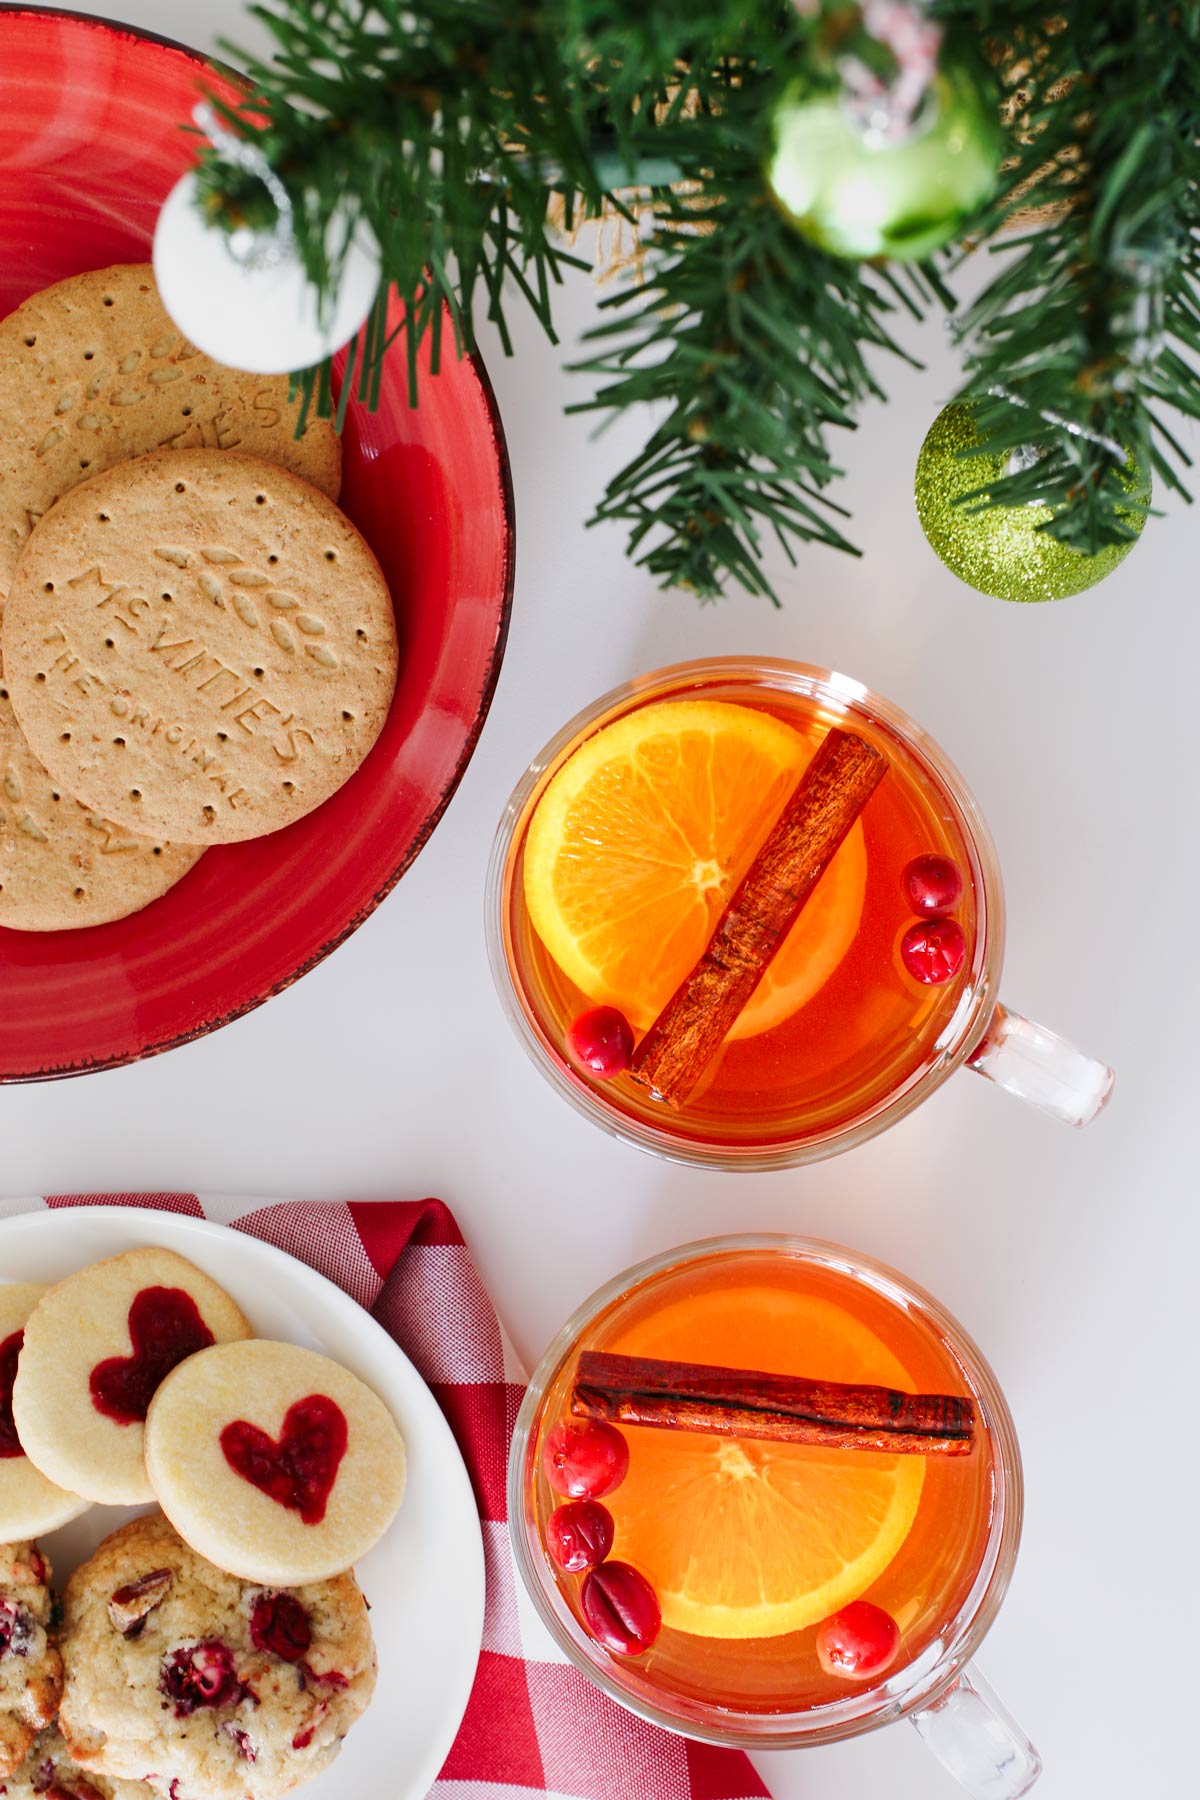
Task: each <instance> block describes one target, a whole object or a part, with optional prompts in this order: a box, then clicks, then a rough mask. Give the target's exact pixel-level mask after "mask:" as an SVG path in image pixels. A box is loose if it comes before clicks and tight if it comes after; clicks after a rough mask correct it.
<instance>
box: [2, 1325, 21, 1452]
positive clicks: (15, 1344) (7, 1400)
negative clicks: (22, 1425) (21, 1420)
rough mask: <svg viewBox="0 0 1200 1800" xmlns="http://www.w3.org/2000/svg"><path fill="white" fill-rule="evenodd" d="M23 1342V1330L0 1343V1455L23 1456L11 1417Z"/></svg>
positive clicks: (15, 1332)
mask: <svg viewBox="0 0 1200 1800" xmlns="http://www.w3.org/2000/svg"><path fill="white" fill-rule="evenodd" d="M24 1342H25V1333H24V1332H23V1331H14V1332H13V1334H12V1336H11V1337H6V1338H5V1340H4V1342H3V1343H2V1344H0V1456H24V1454H25V1452H24V1451H23V1450H22V1448H21V1440H20V1438H19V1437H18V1436H17V1426H16V1421H15V1420H14V1418H13V1409H12V1394H13V1382H14V1381H15V1380H16V1379H17V1358H18V1356H20V1354H21V1345H22V1344H23V1343H24Z"/></svg>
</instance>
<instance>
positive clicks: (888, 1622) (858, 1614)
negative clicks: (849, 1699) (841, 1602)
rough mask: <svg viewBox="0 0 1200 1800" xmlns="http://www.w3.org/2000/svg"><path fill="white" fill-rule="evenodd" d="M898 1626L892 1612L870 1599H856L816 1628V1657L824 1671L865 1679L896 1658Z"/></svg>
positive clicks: (878, 1673) (898, 1636)
mask: <svg viewBox="0 0 1200 1800" xmlns="http://www.w3.org/2000/svg"><path fill="white" fill-rule="evenodd" d="M899 1648H900V1627H899V1626H898V1625H897V1623H896V1621H895V1619H893V1617H892V1615H891V1613H888V1612H884V1610H883V1608H882V1606H872V1604H871V1602H870V1601H869V1600H855V1601H852V1602H851V1604H850V1605H849V1606H843V1608H842V1610H841V1612H839V1613H834V1615H833V1617H832V1619H826V1621H825V1623H824V1624H823V1625H822V1626H821V1628H820V1630H819V1631H818V1632H817V1657H818V1660H819V1661H820V1664H821V1667H822V1668H823V1669H824V1671H825V1673H826V1674H827V1675H840V1676H842V1677H843V1678H844V1679H845V1680H847V1681H864V1680H866V1678H867V1677H868V1676H870V1675H882V1673H883V1671H884V1670H885V1669H888V1668H890V1667H891V1665H892V1664H893V1663H894V1662H895V1660H896V1652H897V1651H898V1650H899Z"/></svg>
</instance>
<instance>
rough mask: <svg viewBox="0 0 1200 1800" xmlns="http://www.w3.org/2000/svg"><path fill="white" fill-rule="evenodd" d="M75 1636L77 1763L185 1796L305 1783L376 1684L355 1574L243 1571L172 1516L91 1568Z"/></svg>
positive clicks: (130, 1529) (69, 1648)
mask: <svg viewBox="0 0 1200 1800" xmlns="http://www.w3.org/2000/svg"><path fill="white" fill-rule="evenodd" d="M61 1644H62V1656H63V1665H64V1672H65V1684H66V1685H65V1691H64V1693H63V1701H62V1711H61V1713H60V1715H59V1726H60V1729H61V1731H62V1734H63V1736H64V1738H65V1739H66V1741H67V1744H68V1746H69V1748H70V1751H71V1755H72V1756H73V1758H74V1760H75V1761H76V1763H77V1764H78V1765H79V1766H80V1768H82V1769H84V1770H85V1771H88V1772H90V1771H96V1772H97V1774H98V1775H104V1776H119V1777H121V1778H122V1779H125V1780H129V1779H133V1780H144V1781H148V1782H150V1784H151V1785H152V1786H153V1787H154V1788H155V1789H157V1790H158V1792H159V1793H161V1794H164V1795H167V1796H170V1800H273V1796H275V1795H277V1794H283V1793H286V1792H287V1791H288V1790H289V1789H290V1788H294V1787H298V1786H299V1785H300V1783H301V1782H303V1781H308V1780H310V1779H311V1777H312V1776H314V1775H317V1774H319V1773H320V1771H321V1770H322V1769H323V1768H325V1766H326V1765H327V1764H328V1763H330V1762H332V1761H333V1759H334V1757H335V1756H336V1755H337V1753H338V1750H339V1749H340V1748H341V1741H342V1739H343V1738H344V1737H345V1735H346V1733H347V1732H348V1731H349V1729H350V1727H351V1726H352V1725H353V1724H354V1722H355V1720H356V1719H358V1718H359V1717H360V1716H361V1714H362V1713H363V1712H364V1711H365V1710H366V1707H367V1704H368V1702H369V1701H370V1698H371V1693H372V1690H373V1688H374V1686H375V1650H374V1645H373V1644H372V1641H371V1628H370V1625H369V1624H368V1622H367V1608H366V1602H365V1601H364V1599H363V1596H362V1593H361V1591H360V1589H359V1587H358V1584H357V1582H356V1581H355V1579H354V1577H353V1575H350V1574H346V1575H339V1576H337V1577H336V1578H335V1579H334V1580H332V1581H321V1582H314V1583H311V1584H308V1585H306V1586H303V1587H298V1588H294V1589H291V1590H289V1591H286V1592H281V1591H280V1590H279V1589H278V1588H271V1587H268V1588H264V1587H262V1586H260V1585H258V1584H252V1583H248V1582H244V1581H239V1580H238V1579H237V1578H236V1577H235V1576H232V1575H227V1574H225V1573H224V1572H223V1571H222V1570H220V1569H217V1568H214V1566H213V1565H212V1563H210V1562H206V1561H205V1560H204V1558H203V1557H200V1556H197V1555H196V1554H195V1553H194V1551H192V1550H190V1549H189V1548H188V1546H187V1545H186V1544H185V1543H184V1542H183V1541H182V1539H181V1538H180V1537H179V1536H178V1534H177V1533H176V1532H175V1531H173V1530H172V1528H171V1526H170V1525H169V1524H168V1523H167V1521H166V1520H165V1519H164V1518H163V1517H162V1515H161V1514H159V1513H153V1514H150V1515H148V1516H145V1517H143V1518H140V1519H134V1520H133V1521H132V1522H131V1523H130V1524H128V1525H123V1526H122V1527H121V1529H120V1530H119V1531H115V1532H114V1533H113V1535H112V1536H111V1537H110V1538H106V1539H105V1541H104V1543H102V1544H101V1545H100V1548H99V1549H98V1550H97V1551H96V1553H95V1555H94V1556H93V1557H92V1558H91V1559H90V1561H88V1562H86V1563H84V1564H83V1565H82V1567H81V1568H78V1569H76V1571H75V1573H74V1575H72V1577H71V1579H70V1581H69V1582H68V1583H67V1587H66V1592H65V1594H64V1596H63V1625H62V1632H61ZM122 1800H123V1797H122Z"/></svg>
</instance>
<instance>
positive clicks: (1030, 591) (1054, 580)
mask: <svg viewBox="0 0 1200 1800" xmlns="http://www.w3.org/2000/svg"><path fill="white" fill-rule="evenodd" d="M978 442H979V435H978V433H977V431H976V429H975V422H974V420H973V419H972V417H971V410H970V408H969V407H967V406H962V405H956V404H952V405H950V406H947V407H946V408H945V410H944V411H942V412H940V413H939V414H938V416H937V418H936V419H935V420H934V422H933V424H932V425H931V426H930V428H929V432H928V435H927V436H926V439H925V442H924V443H923V444H922V445H921V454H920V456H919V457H918V458H917V474H916V482H915V490H916V497H917V513H918V515H919V517H920V520H921V525H922V527H923V529H924V532H925V536H926V537H927V538H928V539H929V542H930V543H931V544H932V546H933V548H934V550H936V552H937V554H938V555H939V556H940V557H941V559H942V561H943V562H944V563H945V565H946V567H947V568H948V569H950V570H951V571H952V572H953V573H954V574H955V575H957V576H958V577H959V579H960V581H965V582H966V583H967V585H968V587H973V588H975V589H976V591H977V592H978V593H981V594H991V595H993V596H994V598H995V599H997V600H1021V601H1031V600H1063V599H1065V598H1066V596H1067V595H1068V594H1081V593H1082V592H1083V590H1084V588H1090V587H1093V586H1094V585H1095V583H1096V582H1097V581H1103V580H1104V577H1105V576H1106V575H1111V574H1112V572H1113V570H1114V569H1115V568H1116V566H1117V564H1118V563H1120V562H1123V561H1124V560H1125V558H1126V557H1127V556H1128V555H1129V552H1130V551H1131V550H1132V549H1133V546H1134V543H1135V542H1136V541H1137V540H1136V538H1131V539H1129V540H1128V542H1126V543H1123V544H1106V545H1105V546H1104V548H1103V549H1102V550H1098V551H1097V552H1096V554H1095V555H1094V556H1085V555H1084V554H1083V552H1082V551H1080V550H1073V549H1072V548H1071V546H1070V545H1069V544H1063V543H1060V542H1059V540H1058V539H1057V538H1053V537H1051V536H1050V534H1049V532H1047V531H1039V530H1038V529H1037V528H1038V526H1039V525H1041V524H1042V523H1043V522H1044V521H1045V520H1046V519H1048V518H1050V516H1051V508H1050V507H1048V506H1039V505H1037V504H1036V503H1033V502H1022V503H1021V504H1020V505H1018V506H993V507H989V508H988V509H987V510H986V511H984V512H973V511H970V510H968V508H966V507H964V506H956V505H955V501H956V500H957V499H958V497H959V496H960V495H962V494H969V493H972V492H973V491H974V490H975V489H976V488H982V487H986V485H987V483H988V482H989V481H994V480H997V479H998V478H999V477H1000V476H1002V475H1003V474H1005V473H1006V465H1007V462H1008V458H1007V457H1006V456H971V457H961V458H960V457H959V455H958V452H959V451H960V450H969V449H971V448H972V447H973V446H974V445H976V444H977V443H978ZM1126 485H1127V487H1128V490H1129V497H1130V499H1131V500H1136V501H1138V503H1139V504H1144V503H1145V502H1147V501H1148V500H1149V498H1150V478H1149V475H1148V473H1147V471H1146V470H1145V469H1143V468H1141V467H1140V466H1138V465H1136V464H1134V463H1133V462H1132V460H1131V462H1130V466H1129V470H1128V474H1127V477H1126ZM1123 517H1124V519H1125V522H1126V523H1127V524H1128V525H1129V526H1130V527H1131V528H1132V529H1133V530H1134V531H1135V532H1137V533H1139V534H1140V532H1141V529H1142V526H1143V525H1144V524H1145V522H1146V520H1145V515H1144V513H1142V512H1139V511H1134V510H1132V509H1131V510H1130V511H1129V512H1128V513H1126V514H1124V515H1123Z"/></svg>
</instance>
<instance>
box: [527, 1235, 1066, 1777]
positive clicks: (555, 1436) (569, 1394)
mask: <svg viewBox="0 0 1200 1800" xmlns="http://www.w3.org/2000/svg"><path fill="white" fill-rule="evenodd" d="M893 1446H895V1447H897V1448H895V1450H894V1451H893V1448H892V1447H893ZM1021 1510H1022V1479H1021V1462H1020V1455H1019V1451H1018V1447H1017V1439H1016V1433H1015V1430H1014V1427H1013V1422H1012V1418H1011V1416H1010V1414H1009V1410H1008V1407H1007V1405H1006V1404H1005V1401H1004V1397H1003V1394H1002V1393H1001V1391H1000V1388H999V1386H998V1384H997V1382H996V1378H995V1376H994V1375H993V1373H992V1371H991V1370H990V1368H989V1367H988V1365H987V1363H986V1362H985V1360H984V1358H983V1356H982V1355H981V1354H980V1352H979V1350H978V1349H977V1348H976V1346H975V1345H974V1344H973V1343H972V1341H971V1339H970V1338H969V1337H968V1336H967V1335H966V1333H965V1332H964V1331H963V1329H962V1327H961V1326H960V1325H958V1324H957V1323H956V1321H955V1320H954V1319H952V1318H951V1317H950V1315H949V1314H948V1313H946V1312H945V1311H944V1309H943V1308H941V1307H940V1306H939V1305H938V1304H937V1302H936V1301H934V1300H933V1299H931V1298H930V1296H929V1295H927V1294H925V1293H923V1292H922V1291H921V1290H920V1289H919V1288H917V1287H915V1286H913V1285H912V1284H911V1283H910V1282H908V1281H906V1280H905V1279H904V1278H903V1277H901V1276H899V1275H897V1274H896V1273H895V1272H894V1271H892V1270H890V1269H886V1268H884V1267H882V1266H881V1265H880V1264H877V1263H874V1262H871V1261H869V1260H868V1259H867V1258H865V1257H862V1256H859V1255H857V1254H855V1253H853V1252H850V1251H846V1250H841V1249H838V1248H837V1247H835V1246H833V1245H830V1244H824V1243H818V1242H815V1241H811V1240H805V1239H801V1238H784V1237H735V1238H725V1239H715V1240H710V1241H708V1242H706V1243H700V1244H693V1245H689V1246H687V1247H685V1248H682V1249H678V1250H673V1251H670V1252H668V1253H666V1254H665V1255H662V1256H658V1257H655V1258H653V1259H651V1260H650V1261H648V1262H645V1263H642V1264H640V1265H639V1266H638V1267H637V1268H634V1269H632V1270H629V1271H627V1272H626V1273H625V1274H623V1275H621V1276H619V1277H618V1278H617V1279H616V1280H615V1281H612V1282H610V1283H609V1284H608V1285H607V1286H606V1287H604V1288H602V1289H601V1290H600V1291H599V1292H598V1293H596V1294H594V1295H593V1296H592V1297H591V1298H590V1299H589V1300H587V1301H586V1302H585V1303H584V1304H583V1305H582V1306H581V1307H580V1308H579V1310H578V1311H577V1312H576V1314H575V1315H574V1317H573V1318H571V1319H570V1320H568V1322H567V1323H566V1325H564V1327H563V1329H562V1330H561V1332H560V1333H559V1334H558V1336H557V1337H556V1338H555V1340H554V1342H553V1343H552V1344H551V1345H550V1347H549V1349H548V1350H547V1351H546V1354H545V1356H544V1357H543V1359H542V1362H541V1364H540V1365H539V1367H538V1369H537V1371H536V1373H535V1375H534V1377H533V1379H532V1381H531V1382H530V1384H529V1388H528V1391H527V1393H526V1395H525V1400H524V1403H523V1405H522V1407H521V1411H520V1414H519V1416H518V1419H517V1423H516V1428H515V1431H514V1435H513V1441H512V1449H511V1452H510V1459H509V1476H508V1516H509V1521H510V1532H511V1536H512V1542H513V1548H514V1553H515V1556H516V1561H517V1566H518V1569H519V1571H520V1574H521V1577H522V1579H523V1580H524V1582H525V1584H526V1586H527V1588H528V1590H529V1592H530V1594H531V1595H532V1598H533V1601H534V1603H535V1605H536V1608H537V1610H538V1612H539V1614H540V1615H541V1617H542V1619H543V1621H544V1623H545V1624H546V1626H547V1627H548V1628H549V1630H550V1632H551V1634H552V1635H553V1637H554V1638H555V1639H556V1641H557V1643H558V1644H559V1646H560V1647H561V1649H562V1650H563V1652H564V1653H565V1654H566V1655H567V1656H568V1657H569V1659H570V1660H571V1662H572V1663H574V1664H575V1666H576V1667H577V1668H579V1669H580V1670H582V1671H583V1673H584V1674H585V1675H587V1676H588V1677H590V1679H591V1680H593V1681H595V1682H596V1683H597V1684H598V1685H599V1686H600V1687H601V1688H603V1689H604V1690H605V1691H606V1692H607V1693H608V1694H609V1695H610V1696H611V1697H612V1698H613V1699H614V1700H616V1701H618V1702H619V1703H620V1704H621V1705H623V1706H626V1707H628V1708H630V1710H631V1711H633V1712H635V1713H637V1714H639V1715H640V1716H641V1717H643V1718H645V1719H649V1720H651V1721H652V1722H653V1723H655V1724H658V1725H662V1726H665V1727H666V1728H667V1729H669V1730H672V1731H677V1732H681V1733H683V1734H684V1735H686V1736H690V1737H699V1738H705V1739H708V1740H710V1741H712V1742H716V1743H722V1744H729V1745H734V1746H738V1747H741V1748H743V1749H747V1750H764V1749H770V1748H792V1747H798V1746H803V1745H808V1744H822V1743H830V1742H833V1741H836V1740H837V1739H839V1738H843V1737H848V1736H852V1735H854V1734H857V1733H859V1732H863V1731H869V1730H872V1729H874V1728H875V1727H877V1726H881V1725H884V1724H888V1723H890V1722H891V1721H893V1720H897V1719H900V1718H903V1717H907V1718H909V1719H911V1721H912V1722H913V1724H914V1725H915V1726H916V1727H917V1729H918V1731H919V1732H920V1733H921V1735H922V1737H923V1738H924V1739H925V1740H926V1742H927V1743H928V1744H929V1745H930V1747H931V1748H932V1749H933V1751H934V1753H935V1754H936V1755H937V1756H938V1757H939V1759H940V1760H941V1761H942V1762H943V1763H944V1764H945V1766H946V1767H947V1768H948V1769H949V1770H950V1772H951V1773H952V1774H953V1775H954V1776H955V1777H956V1778H957V1779H958V1781H959V1782H960V1783H961V1785H962V1786H963V1787H964V1788H965V1790H966V1791H967V1793H968V1794H970V1795H972V1796H973V1797H974V1800H1016V1796H1019V1795H1021V1794H1024V1793H1026V1792H1028V1790H1029V1788H1031V1787H1032V1785H1033V1783H1034V1782H1035V1781H1036V1779H1037V1776H1038V1774H1039V1772H1040V1768H1041V1764H1040V1760H1039V1758H1038V1755H1037V1752H1036V1751H1035V1750H1034V1748H1033V1746H1032V1744H1031V1743H1030V1742H1029V1740H1028V1739H1027V1738H1026V1736H1025V1734H1024V1733H1023V1732H1022V1731H1021V1729H1020V1728H1019V1726H1017V1725H1016V1723H1015V1722H1014V1721H1013V1720H1012V1719H1011V1718H1010V1717H1009V1715H1008V1714H1007V1713H1006V1712H1005V1710H1004V1708H1003V1707H1002V1706H1001V1704H1000V1702H999V1701H998V1700H997V1699H996V1697H995V1696H994V1695H993V1694H992V1692H991V1690H990V1689H989V1688H988V1687H987V1685H986V1683H985V1682H984V1681H983V1680H982V1678H981V1677H980V1676H979V1675H978V1674H977V1673H976V1672H975V1670H974V1669H973V1668H972V1667H971V1666H970V1659H971V1657H972V1656H973V1655H974V1653H975V1651H976V1649H977V1648H978V1645H979V1643H980V1640H981V1639H982V1638H983V1636H984V1634H985V1632H986V1631H987V1629H988V1627H989V1625H990V1624H991V1623H992V1620H993V1619H994V1617H995V1615H996V1611H997V1609H998V1607H999V1606H1000V1603H1001V1601H1002V1599H1003V1597H1004V1594H1005V1591H1006V1589H1007V1587H1008V1583H1009V1579H1010V1576H1011V1574H1012V1569H1013V1564H1014V1561H1015V1558H1016V1554H1017V1546H1018V1542H1019V1539H1020V1531H1021Z"/></svg>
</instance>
